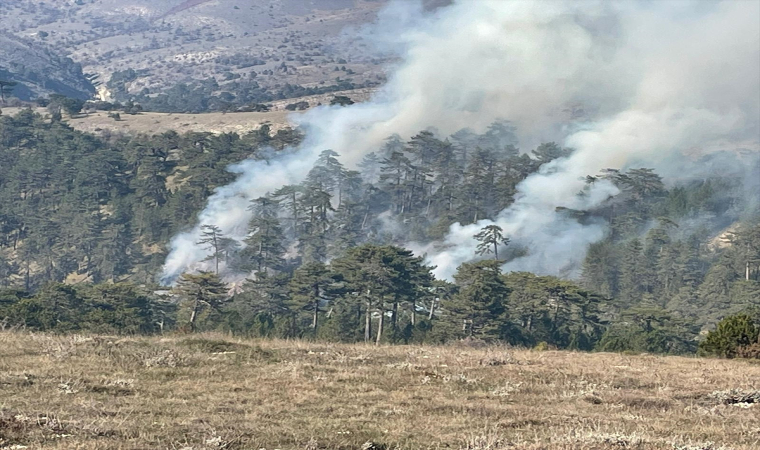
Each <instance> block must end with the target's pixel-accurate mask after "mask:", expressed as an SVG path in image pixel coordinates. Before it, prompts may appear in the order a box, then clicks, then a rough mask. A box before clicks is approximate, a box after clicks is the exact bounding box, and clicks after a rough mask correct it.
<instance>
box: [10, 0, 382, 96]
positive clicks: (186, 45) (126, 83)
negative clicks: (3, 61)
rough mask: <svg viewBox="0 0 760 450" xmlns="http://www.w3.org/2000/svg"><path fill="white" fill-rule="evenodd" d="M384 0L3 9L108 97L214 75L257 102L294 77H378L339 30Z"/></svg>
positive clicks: (321, 81) (176, 0)
mask: <svg viewBox="0 0 760 450" xmlns="http://www.w3.org/2000/svg"><path fill="white" fill-rule="evenodd" d="M384 3H385V2H384V1H369V0H331V1H319V2H311V3H305V2H301V1H277V2H267V3H262V2H258V1H254V0H241V1H238V2H222V1H189V2H183V1H181V0H157V1H148V0H128V1H124V0H118V1H116V0H88V1H76V2H74V1H68V2H60V1H57V0H56V1H52V0H46V1H41V2H40V1H31V0H23V1H19V2H12V3H11V4H9V5H7V6H6V7H5V8H4V9H3V10H2V11H1V12H0V18H2V21H3V24H4V27H6V29H7V30H8V31H9V32H12V33H13V34H15V35H16V36H23V37H24V38H26V39H30V40H33V41H36V42H39V43H46V44H48V45H50V46H53V47H55V48H56V49H58V50H59V51H60V52H61V53H62V54H65V55H68V56H70V57H71V58H72V59H74V60H75V61H77V62H78V63H80V64H81V65H82V67H83V68H84V71H85V72H86V73H88V74H91V75H92V77H93V79H94V80H95V82H96V84H98V85H99V90H100V95H101V97H103V98H106V99H111V98H116V99H119V100H124V99H126V98H129V97H130V96H135V95H138V94H146V93H149V94H148V95H155V94H156V93H159V92H165V91H166V90H167V89H169V88H172V87H174V86H176V85H177V84H178V83H186V84H189V85H192V84H193V83H201V82H207V81H208V80H210V79H213V80H215V83H218V85H219V86H218V87H217V86H215V87H214V88H213V89H212V91H213V92H216V93H222V92H227V91H229V92H232V93H233V94H234V95H236V96H238V97H239V96H240V91H241V90H245V89H247V90H250V89H254V90H257V89H261V90H263V92H265V93H266V94H264V93H259V94H257V96H255V99H256V100H255V101H263V100H268V99H269V96H270V95H271V96H274V97H273V98H275V99H276V98H277V97H281V98H284V97H295V96H299V95H300V94H299V93H298V92H296V93H295V95H291V94H289V92H291V91H292V88H291V87H292V86H299V88H298V89H302V88H308V87H311V88H313V89H318V88H328V87H330V86H332V85H336V86H340V87H342V88H344V89H345V88H346V87H352V86H367V85H374V84H376V83H378V82H379V81H381V80H382V79H383V69H382V67H381V63H382V62H383V60H382V59H380V58H377V57H376V55H374V52H373V51H371V50H370V49H369V47H368V45H367V44H366V43H363V42H362V41H361V38H359V37H352V38H347V37H346V35H344V34H343V30H345V29H347V28H356V27H361V26H363V25H365V24H367V23H369V22H371V21H372V20H374V18H375V17H376V14H377V11H378V10H379V8H381V7H382V6H383V5H384ZM109 82H110V83H109ZM241 84H242V85H245V86H243V87H241V86H240V85H241ZM288 86H291V87H288ZM335 89H337V88H335ZM299 92H300V91H299ZM146 98H147V97H146Z"/></svg>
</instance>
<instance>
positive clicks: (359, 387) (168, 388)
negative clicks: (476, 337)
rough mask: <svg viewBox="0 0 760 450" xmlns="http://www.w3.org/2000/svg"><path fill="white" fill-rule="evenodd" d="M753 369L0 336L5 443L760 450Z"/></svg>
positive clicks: (540, 355) (605, 356)
mask: <svg viewBox="0 0 760 450" xmlns="http://www.w3.org/2000/svg"><path fill="white" fill-rule="evenodd" d="M758 389H760V364H756V363H752V362H748V361H738V360H718V359H697V358H684V357H663V356H652V355H620V354H609V353H573V352H559V351H531V350H516V349H510V348H506V347H482V348H480V347H473V346H443V347H432V346H424V347H423V346H393V347H391V346H380V347H375V346H369V345H340V344H323V343H311V342H298V341H248V340H238V339H234V338H230V337H227V336H222V335H197V336H175V337H135V338H124V337H110V336H81V335H71V336H54V335H47V334H32V333H20V332H2V333H0V449H24V448H28V449H36V448H45V449H48V448H49V449H183V450H190V449H193V450H201V449H267V450H272V449H283V450H284V449H302V450H316V449H357V450H358V449H363V450H372V449H375V450H377V449H386V450H392V449H470V450H501V449H680V450H698V449H719V448H725V449H747V450H748V449H757V448H760V405H758V404H757V403H760V391H759V390H758Z"/></svg>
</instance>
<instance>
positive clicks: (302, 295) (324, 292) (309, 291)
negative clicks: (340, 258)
mask: <svg viewBox="0 0 760 450" xmlns="http://www.w3.org/2000/svg"><path fill="white" fill-rule="evenodd" d="M335 282H336V280H335V277H334V275H333V274H332V273H331V272H330V270H329V269H328V268H327V266H325V265H324V264H321V263H308V264H304V265H303V266H301V267H299V268H298V269H296V271H295V272H294V273H293V278H292V279H291V280H290V283H289V285H288V287H289V290H290V294H291V303H292V305H293V306H292V308H291V309H293V310H295V311H308V312H310V313H311V331H312V335H313V336H314V337H316V336H317V332H318V327H319V316H320V313H321V312H322V310H321V307H322V305H323V304H326V303H328V302H329V301H330V300H331V299H333V298H334V297H335V295H336V292H337V290H336V288H335V287H334V285H335Z"/></svg>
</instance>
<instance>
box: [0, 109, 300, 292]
mask: <svg viewBox="0 0 760 450" xmlns="http://www.w3.org/2000/svg"><path fill="white" fill-rule="evenodd" d="M280 138H282V139H285V140H286V141H288V142H292V141H293V139H294V135H289V134H287V133H283V134H278V135H276V136H270V135H269V134H268V131H266V130H260V131H257V132H253V133H250V134H248V135H245V136H238V135H235V134H223V135H219V136H215V135H212V134H209V133H189V134H186V135H178V134H177V133H174V132H167V133H164V134H161V135H156V136H151V137H148V136H135V137H130V138H127V137H119V138H111V139H106V138H98V137H95V136H93V135H89V134H84V133H81V132H78V131H75V130H73V129H72V128H70V127H68V126H67V125H65V124H62V123H58V122H55V123H49V122H48V121H46V120H44V119H43V118H42V117H40V116H38V115H35V114H34V113H32V112H30V111H22V112H21V113H19V114H18V115H16V116H15V117H7V116H0V161H2V169H1V170H0V286H5V285H15V286H20V287H23V288H24V289H27V290H34V289H37V288H39V287H41V286H42V285H44V284H45V283H47V282H61V281H64V280H65V279H66V278H67V277H73V278H74V279H77V280H88V281H92V282H96V283H99V282H103V281H124V280H132V281H139V282H153V281H154V280H155V279H156V276H157V274H158V271H159V270H160V266H161V264H162V263H163V260H164V258H165V256H166V253H165V246H166V244H167V243H168V241H169V239H170V238H171V236H172V235H173V234H175V233H176V232H177V231H179V230H181V229H183V228H184V227H186V226H187V225H188V224H189V223H192V221H193V220H194V219H195V217H196V215H197V213H198V211H199V210H200V209H201V208H202V207H203V205H204V204H205V202H206V200H207V198H208V195H210V194H211V192H212V191H213V188H214V187H215V186H218V185H220V184H224V183H227V182H229V181H231V180H232V179H233V176H232V175H231V174H230V173H229V172H227V171H226V170H225V168H226V167H227V166H228V165H229V164H231V163H234V162H238V161H240V160H241V159H243V158H246V157H256V151H257V149H258V148H259V147H261V146H263V145H271V146H275V147H281V146H282V145H284V144H283V143H282V142H281V141H280ZM296 139H297V137H296ZM222 237H223V236H222ZM218 244H222V245H218V246H217V247H214V248H215V249H214V251H213V252H212V253H214V254H215V255H216V256H215V259H216V258H218V259H219V261H220V263H221V262H227V263H230V262H231V261H229V260H228V257H229V256H231V254H232V253H234V250H235V249H234V248H230V245H231V244H232V243H231V242H229V241H225V240H221V241H220V242H218ZM226 244H230V245H226ZM233 247H234V246H233ZM11 254H13V257H12V258H9V255H11Z"/></svg>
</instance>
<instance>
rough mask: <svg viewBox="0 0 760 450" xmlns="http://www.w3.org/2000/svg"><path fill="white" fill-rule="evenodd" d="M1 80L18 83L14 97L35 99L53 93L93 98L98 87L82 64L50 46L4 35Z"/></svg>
mask: <svg viewBox="0 0 760 450" xmlns="http://www.w3.org/2000/svg"><path fill="white" fill-rule="evenodd" d="M0 80H9V81H15V82H18V83H19V84H18V85H17V86H16V87H15V88H14V91H13V96H14V97H18V98H20V99H22V100H31V99H33V98H35V97H38V96H45V95H48V94H51V93H57V94H63V95H66V96H68V97H75V98H81V99H89V98H91V97H93V95H95V92H96V91H95V87H94V86H93V84H92V83H91V82H90V80H88V79H87V77H85V76H84V74H83V73H82V67H81V65H79V64H77V63H75V62H74V61H72V60H71V59H70V58H67V57H64V56H61V55H59V54H57V53H55V52H54V51H52V50H51V49H50V48H49V47H48V46H46V45H44V44H42V43H39V42H34V41H31V40H24V39H20V38H18V37H15V36H12V35H9V34H6V33H0Z"/></svg>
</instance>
